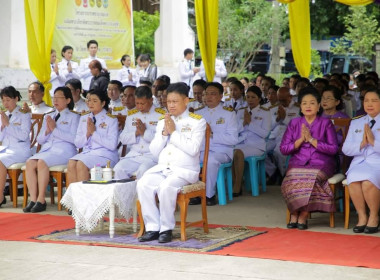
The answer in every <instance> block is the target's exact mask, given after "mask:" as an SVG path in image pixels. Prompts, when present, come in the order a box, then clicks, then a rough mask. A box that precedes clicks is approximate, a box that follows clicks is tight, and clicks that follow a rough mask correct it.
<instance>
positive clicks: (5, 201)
mask: <svg viewBox="0 0 380 280" xmlns="http://www.w3.org/2000/svg"><path fill="white" fill-rule="evenodd" d="M6 203H7V199H6V198H5V196H4V199H3V201H2V202H1V203H0V207H1V205H3V204H6Z"/></svg>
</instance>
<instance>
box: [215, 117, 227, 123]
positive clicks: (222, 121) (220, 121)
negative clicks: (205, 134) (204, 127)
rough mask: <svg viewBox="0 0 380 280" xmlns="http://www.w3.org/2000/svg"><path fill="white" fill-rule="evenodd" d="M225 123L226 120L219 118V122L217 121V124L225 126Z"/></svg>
mask: <svg viewBox="0 0 380 280" xmlns="http://www.w3.org/2000/svg"><path fill="white" fill-rule="evenodd" d="M224 123H225V121H224V118H219V119H218V120H217V121H216V124H224Z"/></svg>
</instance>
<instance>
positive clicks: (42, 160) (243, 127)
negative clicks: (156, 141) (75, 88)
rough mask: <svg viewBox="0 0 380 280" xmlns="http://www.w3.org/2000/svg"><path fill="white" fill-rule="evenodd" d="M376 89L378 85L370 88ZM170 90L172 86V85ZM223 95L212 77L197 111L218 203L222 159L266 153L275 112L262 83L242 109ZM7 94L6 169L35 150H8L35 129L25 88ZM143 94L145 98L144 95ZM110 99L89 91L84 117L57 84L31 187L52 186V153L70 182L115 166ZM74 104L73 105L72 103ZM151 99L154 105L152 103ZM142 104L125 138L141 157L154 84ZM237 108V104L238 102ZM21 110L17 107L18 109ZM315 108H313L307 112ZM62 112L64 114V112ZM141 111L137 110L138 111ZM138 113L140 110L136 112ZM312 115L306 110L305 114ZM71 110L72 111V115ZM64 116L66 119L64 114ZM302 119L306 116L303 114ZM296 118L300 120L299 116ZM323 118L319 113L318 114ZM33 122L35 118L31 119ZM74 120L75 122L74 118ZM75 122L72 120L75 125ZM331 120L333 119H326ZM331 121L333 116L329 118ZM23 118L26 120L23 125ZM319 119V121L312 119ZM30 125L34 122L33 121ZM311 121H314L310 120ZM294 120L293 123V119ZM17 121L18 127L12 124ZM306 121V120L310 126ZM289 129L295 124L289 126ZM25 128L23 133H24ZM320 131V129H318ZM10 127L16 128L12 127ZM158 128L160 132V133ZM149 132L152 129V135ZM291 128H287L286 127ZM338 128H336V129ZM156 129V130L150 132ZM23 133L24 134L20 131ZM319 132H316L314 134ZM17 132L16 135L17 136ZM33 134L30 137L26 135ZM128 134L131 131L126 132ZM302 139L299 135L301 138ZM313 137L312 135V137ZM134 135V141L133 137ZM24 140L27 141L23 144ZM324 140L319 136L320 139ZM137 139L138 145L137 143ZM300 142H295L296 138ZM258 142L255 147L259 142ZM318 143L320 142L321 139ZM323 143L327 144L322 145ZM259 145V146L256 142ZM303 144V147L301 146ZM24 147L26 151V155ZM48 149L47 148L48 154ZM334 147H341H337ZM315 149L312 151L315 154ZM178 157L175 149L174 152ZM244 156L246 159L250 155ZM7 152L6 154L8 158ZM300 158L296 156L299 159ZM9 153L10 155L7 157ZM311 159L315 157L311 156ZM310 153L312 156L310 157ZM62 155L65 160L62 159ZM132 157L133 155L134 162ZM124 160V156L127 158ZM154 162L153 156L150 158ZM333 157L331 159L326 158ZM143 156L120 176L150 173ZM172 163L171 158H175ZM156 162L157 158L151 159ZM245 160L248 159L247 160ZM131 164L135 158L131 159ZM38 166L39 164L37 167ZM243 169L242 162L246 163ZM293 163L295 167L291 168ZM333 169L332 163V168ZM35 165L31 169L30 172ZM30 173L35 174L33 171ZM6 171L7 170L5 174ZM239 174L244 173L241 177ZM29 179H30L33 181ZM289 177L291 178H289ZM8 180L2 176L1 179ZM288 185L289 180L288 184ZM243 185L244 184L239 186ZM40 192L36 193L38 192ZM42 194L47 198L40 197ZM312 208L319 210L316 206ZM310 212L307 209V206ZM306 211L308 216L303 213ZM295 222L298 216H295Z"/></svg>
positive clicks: (210, 187)
mask: <svg viewBox="0 0 380 280" xmlns="http://www.w3.org/2000/svg"><path fill="white" fill-rule="evenodd" d="M306 89H307V90H306V92H307V94H304V95H302V94H301V93H302V91H301V92H300V95H299V97H298V98H299V101H300V104H301V112H302V113H303V114H305V113H304V112H303V108H302V104H303V103H302V102H303V98H304V96H310V95H311V96H312V94H310V93H308V91H312V90H314V91H315V89H312V88H306ZM370 92H373V91H370ZM168 93H169V91H168ZM375 94H376V93H375ZM222 96H223V87H222V86H221V85H220V84H219V83H209V84H207V85H206V89H205V93H204V100H205V104H206V107H204V108H201V109H199V110H198V111H197V113H198V114H199V115H201V116H203V118H204V119H205V120H206V121H207V122H208V123H209V124H210V126H211V129H212V137H211V144H210V147H211V148H210V155H209V165H208V170H209V172H208V175H207V197H208V202H209V203H208V204H209V205H213V204H215V183H216V173H217V170H218V168H219V166H220V164H221V163H223V162H226V161H231V160H232V158H233V157H234V156H233V154H234V149H235V154H237V152H236V151H238V150H240V151H242V153H243V154H244V157H246V156H250V155H254V154H255V153H256V152H257V151H259V152H261V153H263V152H265V150H266V141H265V138H266V137H267V135H268V134H269V133H270V125H271V116H270V114H269V110H267V109H265V108H263V107H260V106H259V104H260V100H261V99H262V94H261V91H260V90H259V89H258V88H257V87H252V88H250V89H248V91H247V93H246V102H247V105H248V106H247V107H241V108H239V109H237V112H236V113H235V110H234V108H233V107H232V108H231V107H227V106H223V105H224V104H223V103H221V99H222ZM315 96H317V97H318V96H319V99H318V98H316V97H315V98H314V99H315V100H314V103H313V104H317V105H318V109H319V106H320V103H321V100H320V95H319V93H318V92H317V93H316V94H315ZM1 97H2V101H3V105H4V107H5V108H6V109H8V112H6V113H5V112H3V113H2V116H1V120H2V125H1V126H2V131H1V134H2V139H3V146H2V147H3V153H2V154H1V155H2V158H1V162H2V163H3V164H2V166H1V167H2V170H0V172H1V171H4V174H6V172H5V171H6V167H7V166H9V165H10V164H12V162H19V161H21V160H27V159H28V158H29V157H30V154H27V153H24V152H23V151H22V149H21V148H20V147H19V148H17V151H18V153H17V152H15V153H12V154H11V155H9V153H7V151H8V152H9V151H11V150H12V149H13V148H12V145H13V144H15V145H16V146H17V145H24V146H28V141H27V140H26V139H25V135H28V133H29V130H30V120H29V121H25V120H26V119H27V118H28V117H27V116H29V119H30V115H29V114H26V112H25V111H23V110H21V109H20V108H19V107H17V102H18V101H19V100H20V95H19V93H18V92H17V91H16V90H15V89H14V88H12V87H7V88H5V89H3V90H2V92H1ZM139 99H140V101H141V102H140V103H139V102H138V100H139ZM108 102H109V99H108V97H107V96H106V95H104V94H101V93H98V92H90V93H89V95H88V103H87V104H88V107H89V109H90V112H89V113H86V114H84V115H83V116H82V117H80V116H79V115H77V114H75V113H72V112H70V111H69V110H67V109H68V108H69V109H71V108H72V103H73V102H72V98H71V91H70V90H69V89H68V88H65V87H62V88H59V90H58V89H57V90H56V92H55V95H54V106H55V108H56V110H55V111H54V112H52V113H50V114H47V116H46V118H45V121H44V126H43V129H42V131H41V133H40V135H39V136H38V138H39V142H40V143H41V144H42V143H45V144H46V145H45V147H44V146H43V148H42V151H41V153H40V154H37V155H34V156H33V157H32V158H30V160H29V161H28V163H29V162H33V161H35V162H34V163H29V164H27V184H28V188H29V189H30V190H33V187H34V186H35V189H37V186H38V188H41V189H40V192H39V194H41V195H42V196H43V193H44V189H45V188H46V185H47V183H46V182H47V181H48V180H47V179H45V180H42V181H41V183H40V182H39V181H38V179H40V177H41V178H42V177H44V178H47V177H48V175H47V176H40V175H37V173H36V171H37V169H38V173H40V170H41V171H42V173H43V170H46V167H48V166H49V165H50V163H49V164H48V163H47V160H46V157H45V156H47V157H49V156H50V157H52V158H54V162H53V163H52V164H53V165H56V164H65V163H64V162H66V163H67V161H69V163H68V169H69V172H68V177H71V178H69V179H68V180H69V181H70V182H75V181H82V180H87V179H88V177H89V172H88V170H89V168H91V167H92V166H94V164H96V163H100V164H101V165H105V164H106V162H107V161H108V160H110V161H111V166H114V165H115V164H116V163H117V162H118V160H119V158H118V154H117V151H116V145H117V142H118V128H117V120H116V119H115V118H113V117H112V115H110V114H107V111H106V109H107V105H108ZM172 103H174V105H173V106H174V107H175V102H171V103H169V101H167V104H168V111H169V112H170V114H172V115H176V114H175V113H176V112H175V108H172V109H171V107H170V104H172ZM70 104H71V105H70ZM148 104H149V106H148ZM187 104H188V99H187V102H186V105H187ZM136 106H137V110H134V111H133V110H132V111H131V112H130V114H129V116H128V118H127V122H126V126H125V128H128V126H129V127H130V128H132V127H133V129H130V131H129V133H131V134H132V135H129V137H130V138H131V139H132V142H131V143H125V144H132V147H131V152H136V153H137V154H136V156H131V157H130V158H133V159H135V158H138V157H144V153H146V152H147V153H149V152H150V151H149V146H148V144H147V143H149V138H150V139H151V138H152V135H154V131H155V129H156V127H157V122H158V120H156V121H154V120H153V121H149V122H147V121H145V120H144V121H145V122H144V121H142V117H146V116H142V117H140V116H139V115H138V114H142V115H144V113H145V114H146V113H147V112H150V111H151V110H152V93H151V91H150V89H149V88H148V87H139V88H138V90H137V91H136ZM144 107H146V110H147V108H148V107H149V110H147V111H145V112H144V110H143V109H142V108H144ZM235 109H236V108H235ZM15 110H16V111H15ZM13 111H15V114H13ZM154 111H155V112H157V109H154ZM309 111H310V110H309V109H308V110H307V112H309ZM61 112H62V114H61ZM158 113H159V114H162V113H163V112H162V111H161V112H160V110H158ZM135 114H136V115H135ZM12 115H16V116H18V117H20V116H24V117H23V118H25V120H24V119H22V118H21V117H20V119H18V117H16V118H15V117H14V118H12V119H11V121H10V118H9V116H11V117H12ZM133 115H135V116H133ZM199 115H192V116H193V117H194V118H198V117H200V118H201V116H199ZM305 115H306V114H305ZM66 116H67V117H68V118H69V119H70V120H63V119H62V118H64V117H66ZM69 116H70V117H69ZM60 118H61V119H60ZM301 119H302V118H301ZM296 120H299V118H297V119H296ZM318 120H319V118H318ZM75 122H76V123H79V124H77V126H78V129H76V128H75V127H76V125H75ZM28 123H29V124H28ZM69 123H70V124H69ZM71 123H72V125H71ZM325 123H327V122H325ZM328 123H330V122H328ZM21 124H22V125H21ZM312 124H314V123H312ZM28 125H29V126H28ZM309 125H310V123H309ZM58 126H62V128H64V127H66V130H67V128H68V127H70V129H73V130H72V131H66V133H64V132H63V133H62V131H60V129H57V127H58ZM149 126H152V128H153V129H152V130H153V132H152V131H151V132H150V134H149V131H147V130H149V129H148V127H149ZM289 126H290V124H289ZM9 127H11V128H12V129H8V128H9ZM305 127H306V126H305ZM305 127H304V125H303V126H302V133H303V134H304V136H305V135H306V136H310V135H313V133H311V132H310V128H309V132H308V133H307V127H306V128H305ZM187 129H188V128H186V127H183V128H182V130H183V132H186V130H187ZM14 130H15V131H16V130H17V133H15V134H12V132H14ZM288 130H289V129H288ZM20 131H22V132H23V133H20ZM290 131H291V132H294V131H296V130H293V129H292V130H290ZM318 131H319V130H318ZM323 131H327V130H326V129H324V130H323ZM9 132H10V133H9ZM123 133H124V134H127V133H128V129H125V130H124V131H123V132H122V135H123ZM157 133H160V131H157ZM157 133H156V135H157ZM146 134H147V135H146ZM285 134H286V133H285ZM334 134H335V131H334ZM149 135H150V136H149ZM19 136H20V137H21V136H22V137H23V138H20V139H18V138H17V137H19ZM306 136H305V137H303V138H302V139H303V140H302V141H301V142H300V141H298V142H299V143H298V144H301V146H303V145H302V144H303V143H304V142H308V143H309V144H311V143H310V142H313V141H317V140H316V139H317V138H313V137H311V138H310V137H308V139H306V138H307V137H306ZM313 136H314V135H313ZM12 137H14V138H13V139H12ZM336 137H337V136H336V135H335V139H334V137H332V136H331V137H330V138H329V140H334V141H335V142H334V143H332V145H335V146H336V147H337V146H338V142H337V140H336ZM26 138H28V137H26ZM126 138H128V137H126ZM141 139H143V140H144V141H146V142H147V143H145V144H146V145H145V149H146V150H145V151H143V150H142V149H143V148H144V145H140V144H141V143H143V142H141V143H140V141H141ZM284 139H286V137H283V138H282V142H284ZM297 140H299V139H298V138H297ZM306 140H307V141H306ZM54 141H63V142H67V143H68V144H70V145H71V148H72V149H71V151H72V153H71V154H70V152H66V150H69V151H70V149H65V151H64V152H62V150H59V146H60V144H59V145H55V144H54ZM133 141H134V142H133ZM20 143H21V144H20ZM317 143H318V142H317ZM133 144H135V145H133ZM293 145H295V143H293ZM134 146H136V149H135V150H133V147H134ZM139 146H141V150H138V147H139ZM253 146H254V147H253ZM315 146H317V144H316V145H315ZM320 146H321V145H320ZM53 147H55V149H58V150H57V151H55V152H56V153H58V154H54V155H53V154H52V153H50V154H49V150H50V149H52V150H53ZM252 147H253V148H252ZM76 148H83V152H82V153H81V154H77V155H75V154H76ZM280 149H281V151H282V152H283V153H284V154H289V153H293V152H294V151H291V152H289V151H286V150H284V149H283V148H282V145H281V147H280ZM296 150H297V149H296ZM21 153H22V155H21ZM44 153H45V154H44ZM334 153H336V151H335V150H334ZM310 155H311V154H310V153H309V154H308V156H309V157H310ZM18 156H20V157H21V156H22V159H21V158H18ZM173 157H175V155H173ZM244 157H243V160H244ZM3 158H4V160H3ZM292 158H294V159H293V161H294V160H295V159H296V157H292ZM5 159H7V161H6V160H5ZM310 159H311V158H310ZM310 159H309V161H310ZM57 161H60V162H59V163H58V162H57ZM129 161H130V160H129V159H128V162H129ZM309 161H306V162H304V163H308V162H309ZM121 162H123V160H122V161H121ZM150 162H152V161H150ZM324 162H326V163H328V162H329V161H328V160H326V161H324ZM140 163H141V162H139V161H137V162H136V166H138V169H140V168H141V169H142V171H141V170H140V171H141V172H140V173H139V171H138V170H134V171H131V172H129V173H128V172H126V171H125V170H126V169H127V168H128V167H121V166H120V169H121V173H123V174H122V175H117V177H124V178H125V176H131V174H134V175H135V176H136V177H138V176H141V175H139V174H143V173H144V169H145V170H146V169H147V168H149V167H150V166H146V165H145V164H140ZM169 163H170V161H169ZM39 164H45V168H42V167H43V166H39ZM151 164H152V163H151ZM243 164H244V161H243ZM292 164H293V163H292V160H291V161H290V164H289V166H290V167H291V166H293V165H292ZM153 165H154V164H153ZM235 165H236V166H238V165H239V160H238V159H237V158H236V159H235V158H234V166H235ZM128 166H129V164H128ZM28 167H29V168H28ZM37 167H38V168H37ZM240 169H241V168H240ZM290 169H291V168H290ZM329 170H330V171H331V169H329ZM28 171H29V172H28ZM115 171H116V174H120V173H119V172H118V166H116V167H115ZM28 173H29V176H28ZM4 174H3V175H4ZM33 176H34V178H31V179H28V178H29V177H33ZM237 177H239V178H237ZM241 177H242V174H241V175H239V172H238V171H237V170H235V171H234V178H235V180H234V181H235V182H239V180H240V182H241ZM5 178H6V175H4V176H3V177H2V178H1V179H2V180H3V181H4V184H5ZM28 180H29V182H30V183H29V182H28ZM284 182H285V181H284ZM0 183H2V182H0ZM33 183H34V184H35V185H34V186H31V185H32V184H33ZM4 184H1V187H2V188H4ZM283 185H284V184H283ZM237 187H240V188H241V186H237ZM36 195H37V192H36V194H35V196H34V197H36ZM34 197H33V195H32V191H31V202H30V203H29V204H28V206H27V208H25V209H24V210H25V211H26V212H29V211H32V209H34V208H36V209H34V210H33V212H39V211H43V210H45V209H46V202H44V197H42V198H41V197H39V198H38V199H37V198H36V199H35V200H34ZM39 200H42V201H39ZM4 201H5V197H4V198H3V200H2V202H4ZM289 209H294V208H292V207H289ZM311 211H316V210H314V209H312V210H311ZM304 212H307V211H304ZM299 217H301V215H299V216H296V218H297V219H298V218H299ZM302 217H303V216H302ZM293 223H294V222H293ZM299 224H301V225H305V223H302V218H301V219H300V223H299Z"/></svg>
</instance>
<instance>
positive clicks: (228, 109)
mask: <svg viewBox="0 0 380 280" xmlns="http://www.w3.org/2000/svg"><path fill="white" fill-rule="evenodd" d="M223 109H224V110H226V111H230V112H233V111H234V109H233V108H231V107H227V106H223Z"/></svg>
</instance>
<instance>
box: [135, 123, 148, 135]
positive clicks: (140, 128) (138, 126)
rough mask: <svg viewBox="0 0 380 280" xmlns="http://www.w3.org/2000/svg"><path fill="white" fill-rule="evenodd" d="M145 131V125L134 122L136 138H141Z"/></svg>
mask: <svg viewBox="0 0 380 280" xmlns="http://www.w3.org/2000/svg"><path fill="white" fill-rule="evenodd" d="M145 130H146V125H145V124H144V123H143V122H142V121H141V120H140V119H137V120H136V136H143V135H144V133H145Z"/></svg>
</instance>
